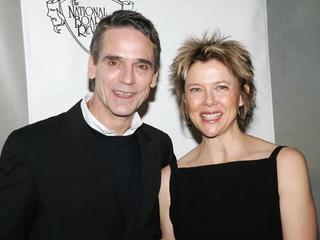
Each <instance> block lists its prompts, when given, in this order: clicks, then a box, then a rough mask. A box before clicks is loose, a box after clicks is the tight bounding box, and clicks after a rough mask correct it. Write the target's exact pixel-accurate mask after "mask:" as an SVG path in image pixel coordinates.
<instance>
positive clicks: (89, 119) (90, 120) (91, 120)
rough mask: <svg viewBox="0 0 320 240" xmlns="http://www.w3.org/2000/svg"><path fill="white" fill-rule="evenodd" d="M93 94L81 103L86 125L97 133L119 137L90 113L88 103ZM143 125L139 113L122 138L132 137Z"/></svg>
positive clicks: (135, 115) (134, 116) (88, 95)
mask: <svg viewBox="0 0 320 240" xmlns="http://www.w3.org/2000/svg"><path fill="white" fill-rule="evenodd" d="M92 96H93V93H92V92H91V93H88V94H87V95H86V96H85V97H84V98H83V99H82V101H81V104H80V106H81V111H82V115H83V117H84V120H85V121H86V123H87V124H88V125H89V126H90V127H91V128H93V129H95V130H96V131H98V132H100V133H102V134H103V135H105V136H117V133H116V131H115V130H113V129H108V128H106V127H105V126H104V125H103V124H102V123H101V122H100V121H99V120H98V119H96V118H95V117H94V116H93V115H92V113H91V112H90V111H89V109H88V106H87V102H88V101H89V100H90V99H91V98H92ZM141 125H142V119H141V117H140V116H139V113H137V112H135V113H134V115H133V119H132V122H131V125H130V127H129V128H128V129H127V130H126V131H125V132H124V133H123V134H122V136H128V135H132V134H133V133H134V132H135V131H136V130H137V129H138V128H139V127H140V126H141Z"/></svg>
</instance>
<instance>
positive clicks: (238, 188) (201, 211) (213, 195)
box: [170, 146, 282, 240]
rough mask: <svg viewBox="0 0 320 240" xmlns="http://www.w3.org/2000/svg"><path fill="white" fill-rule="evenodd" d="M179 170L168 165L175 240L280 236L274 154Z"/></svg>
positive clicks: (273, 238) (247, 239) (254, 239)
mask: <svg viewBox="0 0 320 240" xmlns="http://www.w3.org/2000/svg"><path fill="white" fill-rule="evenodd" d="M281 148H282V147H281V146H279V147H277V148H276V149H275V150H274V151H273V152H272V154H271V155H270V157H269V158H265V159H259V160H250V161H237V162H228V163H221V164H214V165H207V166H198V167H190V168H178V167H177V164H176V162H173V163H172V165H171V179H170V195H171V206H170V218H171V221H172V224H173V227H174V233H175V237H176V240H191V239H192V240H206V239H214V240H224V239H228V240H235V239H245V240H250V239H252V240H264V239H266V240H278V239H282V229H281V219H280V208H279V195H278V183H277V164H276V157H277V155H278V152H279V151H280V149H281Z"/></svg>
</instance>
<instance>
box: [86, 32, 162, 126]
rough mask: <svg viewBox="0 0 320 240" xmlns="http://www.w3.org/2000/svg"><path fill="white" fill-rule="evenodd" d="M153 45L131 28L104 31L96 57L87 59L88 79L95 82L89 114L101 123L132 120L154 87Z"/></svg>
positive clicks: (155, 77)
mask: <svg viewBox="0 0 320 240" xmlns="http://www.w3.org/2000/svg"><path fill="white" fill-rule="evenodd" d="M153 48H154V46H153V43H152V42H151V41H150V40H149V39H148V38H147V37H146V36H145V35H143V34H142V33H141V32H139V31H137V30H135V29H134V28H131V27H122V28H110V29H108V30H107V31H106V32H104V34H103V36H102V41H101V49H100V53H99V58H98V60H97V62H96V63H94V61H93V58H92V56H90V60H89V68H88V77H89V78H90V79H95V90H94V96H93V99H92V101H91V110H92V113H93V114H94V115H95V116H96V117H97V118H98V120H100V121H102V122H108V121H109V120H111V121H112V120H115V121H117V120H120V119H121V120H131V119H132V117H133V114H134V113H135V112H136V111H137V110H138V108H139V107H140V106H141V104H142V103H143V102H144V101H145V100H146V98H147V97H148V95H149V91H150V88H153V87H155V86H156V80H157V74H158V73H157V72H155V66H154V51H153Z"/></svg>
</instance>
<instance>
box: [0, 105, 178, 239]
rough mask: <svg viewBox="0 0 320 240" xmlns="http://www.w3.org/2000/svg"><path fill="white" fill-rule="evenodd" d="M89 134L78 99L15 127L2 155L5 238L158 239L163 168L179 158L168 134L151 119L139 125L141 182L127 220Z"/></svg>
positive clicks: (0, 207)
mask: <svg viewBox="0 0 320 240" xmlns="http://www.w3.org/2000/svg"><path fill="white" fill-rule="evenodd" d="M89 134H90V131H89V129H88V126H87V124H86V122H85V121H84V119H83V116H82V112H81V108H80V103H77V104H76V105H75V106H74V107H72V108H71V109H70V110H69V111H68V112H66V113H62V114H60V115H58V116H55V117H52V118H49V119H46V120H44V121H40V122H38V123H35V124H32V125H28V126H26V127H24V128H21V129H19V130H16V131H14V132H13V133H12V134H10V136H9V137H8V139H7V141H6V143H5V145H4V147H3V150H2V154H1V157H0V239H1V240H16V239H17V240H18V239H19V240H20V239H33V240H40V239H41V240H117V239H121V240H144V239H145V240H151V239H159V225H160V224H159V213H158V210H159V207H158V206H159V205H158V192H159V188H160V178H161V168H162V167H163V166H164V165H166V164H168V163H169V162H170V161H175V156H174V153H173V149H172V143H171V140H170V138H169V137H168V135H167V134H165V133H163V132H161V131H160V130H157V129H155V128H153V127H151V126H149V125H147V124H143V125H142V126H141V127H140V128H138V129H137V130H136V132H135V134H136V136H137V140H138V144H139V148H140V155H141V169H140V171H141V181H140V182H141V183H140V188H139V193H138V200H137V205H136V208H135V210H134V214H133V215H134V217H133V218H132V221H131V222H130V223H129V224H128V225H127V226H126V225H125V222H124V218H123V215H122V211H121V208H120V203H119V200H118V199H117V196H116V195H115V193H114V189H113V183H112V179H111V176H110V175H111V174H108V169H106V168H105V165H104V163H103V159H101V158H99V157H98V154H97V153H96V150H95V149H96V148H95V147H94V146H93V141H92V139H91V138H90V137H89Z"/></svg>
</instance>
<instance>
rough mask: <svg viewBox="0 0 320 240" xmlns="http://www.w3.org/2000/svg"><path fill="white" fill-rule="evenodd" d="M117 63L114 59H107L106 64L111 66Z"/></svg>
mask: <svg viewBox="0 0 320 240" xmlns="http://www.w3.org/2000/svg"><path fill="white" fill-rule="evenodd" d="M117 63H118V62H117V61H116V60H109V61H108V64H109V65H111V66H115V65H117Z"/></svg>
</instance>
